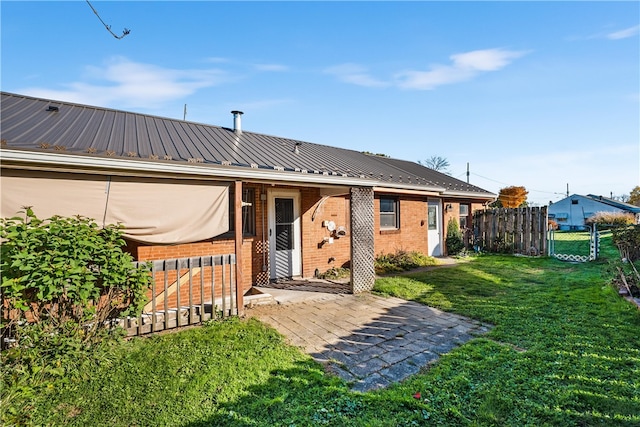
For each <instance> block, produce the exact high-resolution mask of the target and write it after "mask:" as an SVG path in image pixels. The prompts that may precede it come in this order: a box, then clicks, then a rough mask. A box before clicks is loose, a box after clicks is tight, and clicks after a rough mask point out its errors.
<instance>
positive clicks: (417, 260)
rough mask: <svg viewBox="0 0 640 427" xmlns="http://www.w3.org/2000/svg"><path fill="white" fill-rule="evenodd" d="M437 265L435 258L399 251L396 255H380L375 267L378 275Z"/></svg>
mask: <svg viewBox="0 0 640 427" xmlns="http://www.w3.org/2000/svg"><path fill="white" fill-rule="evenodd" d="M436 264H437V262H436V260H435V258H433V257H430V256H427V255H424V254H423V253H421V252H418V251H403V250H398V251H396V253H394V254H382V255H379V256H378V257H377V258H376V259H375V263H374V266H375V270H376V274H388V273H397V272H400V271H407V270H411V269H414V268H418V267H427V266H430V265H436Z"/></svg>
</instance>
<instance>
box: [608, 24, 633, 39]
mask: <svg viewBox="0 0 640 427" xmlns="http://www.w3.org/2000/svg"><path fill="white" fill-rule="evenodd" d="M638 33H640V25H636V26H635V27H630V28H625V29H624V30H620V31H615V32H613V33H609V34H607V35H606V37H607V38H608V39H609V40H620V39H627V38H629V37H633V36H635V35H636V34H638Z"/></svg>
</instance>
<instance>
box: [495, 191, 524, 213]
mask: <svg viewBox="0 0 640 427" xmlns="http://www.w3.org/2000/svg"><path fill="white" fill-rule="evenodd" d="M527 194H529V192H528V191H527V189H526V188H524V187H518V186H511V187H505V188H501V189H500V193H499V194H498V201H499V202H500V205H502V207H503V208H519V207H522V206H526V205H527Z"/></svg>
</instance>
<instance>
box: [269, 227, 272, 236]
mask: <svg viewBox="0 0 640 427" xmlns="http://www.w3.org/2000/svg"><path fill="white" fill-rule="evenodd" d="M271 231H272V230H271V229H269V237H271Z"/></svg>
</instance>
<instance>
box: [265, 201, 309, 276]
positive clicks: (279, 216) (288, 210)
mask: <svg viewBox="0 0 640 427" xmlns="http://www.w3.org/2000/svg"><path fill="white" fill-rule="evenodd" d="M301 246H302V244H301V239H300V193H299V192H297V191H284V190H274V191H271V192H270V193H269V248H270V250H269V261H270V262H269V265H270V278H271V279H279V278H283V277H293V276H300V275H301V274H302V268H301Z"/></svg>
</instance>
